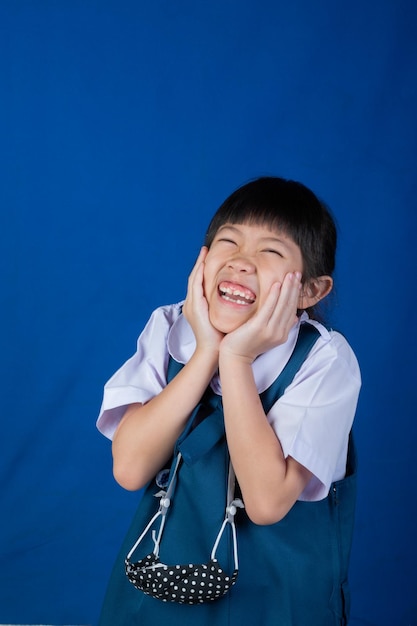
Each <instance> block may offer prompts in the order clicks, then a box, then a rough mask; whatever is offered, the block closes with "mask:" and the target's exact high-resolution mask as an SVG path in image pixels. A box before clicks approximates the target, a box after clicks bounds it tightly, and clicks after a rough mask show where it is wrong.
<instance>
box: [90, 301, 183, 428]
mask: <svg viewBox="0 0 417 626" xmlns="http://www.w3.org/2000/svg"><path fill="white" fill-rule="evenodd" d="M179 314H180V307H179V305H170V306H166V307H160V308H158V309H156V310H155V311H154V312H153V314H152V315H151V317H150V319H149V321H148V323H147V324H146V326H145V328H144V330H143V332H142V333H141V335H140V336H139V339H138V341H137V349H136V352H135V354H134V355H133V356H132V357H131V358H130V359H129V360H128V361H126V363H124V365H122V367H121V368H120V369H119V370H117V372H116V373H115V374H114V375H113V376H112V377H111V378H110V380H109V381H108V382H107V383H106V385H105V386H104V395H103V402H102V405H101V409H100V414H99V417H98V420H97V428H98V430H99V431H100V432H101V433H102V434H103V435H105V436H106V437H108V438H109V439H112V438H113V435H114V432H115V430H116V428H117V426H118V424H119V422H120V420H121V419H122V417H123V415H124V413H125V411H126V408H127V407H128V405H130V404H133V403H135V402H140V403H142V404H143V403H145V402H148V401H149V400H150V399H151V398H153V397H155V396H156V395H158V394H159V393H160V392H161V391H162V389H163V388H164V387H165V386H166V370H167V363H168V358H169V357H168V351H167V338H168V334H169V331H170V328H171V326H172V324H173V323H174V321H175V320H176V319H177V317H178V316H179Z"/></svg>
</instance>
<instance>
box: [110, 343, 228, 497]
mask: <svg viewBox="0 0 417 626" xmlns="http://www.w3.org/2000/svg"><path fill="white" fill-rule="evenodd" d="M217 363H218V355H217V352H216V351H210V352H209V351H203V350H196V352H195V353H194V354H193V356H192V357H191V359H190V360H189V362H188V363H186V364H185V365H184V367H183V368H182V369H181V371H180V372H179V373H178V374H177V375H176V376H175V377H174V378H173V380H172V381H171V382H170V383H169V384H168V385H167V386H166V387H165V388H164V389H163V390H162V391H161V393H160V394H159V395H157V396H155V398H153V399H152V400H150V401H149V402H148V403H146V404H144V405H140V404H136V405H131V406H130V407H129V408H128V409H127V411H126V413H125V415H124V417H123V419H122V421H121V422H120V424H119V427H118V429H117V430H116V433H115V435H114V438H113V444H112V452H113V473H114V476H115V478H116V480H117V482H119V484H121V485H122V487H124V488H125V489H129V490H136V489H140V488H141V487H143V486H144V485H145V484H146V483H147V482H148V481H149V480H150V479H151V478H153V476H155V474H156V473H157V472H158V471H159V470H160V469H161V468H162V467H163V466H164V464H165V463H166V462H167V460H169V458H170V456H171V455H172V451H173V447H174V444H175V441H176V440H177V438H178V437H179V435H180V434H181V432H182V430H183V429H184V426H185V424H186V422H187V419H188V417H189V416H190V414H191V412H192V411H193V409H194V408H195V406H196V405H197V404H198V402H199V401H200V399H201V396H202V395H203V393H204V391H205V389H206V387H207V385H208V384H209V382H210V380H211V378H212V376H213V374H214V372H215V370H216V368H217Z"/></svg>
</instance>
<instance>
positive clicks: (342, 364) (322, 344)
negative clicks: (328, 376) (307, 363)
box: [308, 320, 361, 382]
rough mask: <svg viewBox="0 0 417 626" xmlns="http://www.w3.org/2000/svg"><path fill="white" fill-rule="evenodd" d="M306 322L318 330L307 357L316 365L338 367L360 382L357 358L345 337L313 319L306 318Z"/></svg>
mask: <svg viewBox="0 0 417 626" xmlns="http://www.w3.org/2000/svg"><path fill="white" fill-rule="evenodd" d="M308 323H309V324H311V325H312V326H314V327H315V328H317V330H318V331H319V332H320V337H319V339H318V341H317V342H316V344H315V345H314V346H313V348H312V350H311V353H310V355H309V358H311V359H312V360H314V362H315V363H316V365H317V367H325V368H330V367H332V368H333V369H339V370H340V371H341V372H346V373H348V374H349V375H350V376H352V377H353V378H356V379H357V380H358V381H359V382H360V380H361V375H360V369H359V364H358V360H357V358H356V355H355V353H354V351H353V349H352V347H351V345H350V344H349V342H348V340H347V338H346V337H345V336H344V335H343V334H342V333H341V332H340V331H338V330H334V329H332V328H330V329H329V328H326V327H324V326H323V325H322V324H320V323H319V322H316V321H315V320H308Z"/></svg>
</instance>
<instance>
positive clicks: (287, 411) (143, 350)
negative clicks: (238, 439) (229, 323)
mask: <svg viewBox="0 0 417 626" xmlns="http://www.w3.org/2000/svg"><path fill="white" fill-rule="evenodd" d="M182 304H183V303H182V302H180V303H178V304H173V305H167V306H163V307H160V308H158V309H156V310H155V311H154V312H153V314H152V315H151V317H150V319H149V321H148V323H147V325H146V326H145V329H144V330H143V332H142V334H141V335H140V336H139V339H138V342H137V350H136V353H135V354H134V355H133V356H132V357H131V358H130V359H129V360H128V361H126V363H125V364H124V365H123V366H122V367H121V368H120V369H119V370H118V371H117V372H116V373H115V374H114V375H113V376H112V377H111V378H110V380H109V381H108V382H107V384H106V385H105V387H104V398H103V403H102V406H101V410H100V415H99V418H98V420H97V428H98V429H99V430H100V432H101V433H103V435H105V436H106V437H108V438H109V439H111V438H112V437H113V435H114V432H115V430H116V427H117V425H118V423H119V422H120V420H121V418H122V416H123V414H124V412H125V410H126V408H127V406H128V405H129V404H132V403H134V402H140V403H145V402H148V401H149V400H151V399H152V398H153V397H155V396H156V395H158V394H159V393H160V392H161V391H162V389H163V388H164V387H165V386H166V384H167V381H166V370H167V365H168V360H169V355H171V356H172V357H173V358H174V359H175V360H176V361H178V362H180V363H187V361H188V360H189V359H190V358H191V355H192V354H193V352H194V350H195V345H196V343H195V338H194V334H193V331H192V329H191V327H190V325H189V324H188V322H187V320H186V319H185V317H184V316H183V315H181V306H182ZM302 322H307V323H309V324H313V325H314V326H315V327H316V328H317V329H318V330H319V332H320V337H319V339H318V340H317V342H316V343H315V345H314V347H313V348H312V350H311V352H310V354H309V355H308V357H307V359H306V360H305V362H304V363H303V365H302V366H301V368H300V370H299V371H298V372H297V374H296V375H295V377H294V380H293V382H292V383H291V384H290V385H289V386H288V387H287V389H286V391H285V393H284V395H283V396H282V397H281V398H280V399H279V400H278V401H277V402H276V403H275V404H274V406H273V407H272V409H271V410H270V412H269V413H268V416H267V418H268V421H269V423H270V424H271V426H272V428H273V429H274V431H275V433H276V435H277V437H278V439H279V441H280V443H281V446H282V449H283V452H284V456H285V457H288V456H292V457H293V458H294V459H295V460H296V461H298V462H299V463H301V464H302V465H303V466H304V467H306V468H307V469H308V470H310V472H312V474H313V477H312V478H311V480H310V481H309V483H308V485H307V486H306V488H305V489H304V491H303V493H302V494H301V496H300V500H306V501H314V500H321V499H322V498H325V497H326V495H327V494H328V492H329V488H330V485H331V483H332V482H333V481H335V480H340V479H341V478H343V477H344V476H345V469H346V457H347V447H348V439H349V432H350V430H351V427H352V423H353V418H354V416H355V410H356V405H357V401H358V395H359V390H360V386H361V377H360V371H359V366H358V362H357V360H356V357H355V355H354V353H353V351H352V349H351V347H350V346H349V344H348V343H347V341H346V339H345V338H344V337H343V336H342V335H341V334H340V333H338V332H336V331H333V330H332V331H328V330H327V329H326V328H324V326H322V325H321V324H319V323H318V322H316V321H314V320H311V319H309V318H308V315H307V314H306V313H303V315H302V316H301V317H300V319H299V321H298V323H297V324H296V325H295V326H294V327H293V328H292V329H291V331H290V334H289V337H288V340H287V341H286V343H285V344H283V345H280V346H277V347H276V348H273V349H272V350H269V351H268V352H265V353H264V354H261V355H260V356H259V357H258V358H257V359H256V360H255V361H254V363H253V364H252V367H253V374H254V378H255V381H256V386H257V389H258V392H259V393H261V392H262V391H264V390H265V389H267V388H268V387H269V386H270V385H271V384H272V383H273V381H274V380H275V379H276V378H277V376H278V375H279V374H280V372H281V371H282V369H283V368H284V366H285V364H286V363H287V361H288V359H289V358H290V356H291V353H292V351H293V349H294V346H295V343H296V340H297V336H298V331H299V326H300V324H301V323H302ZM211 387H212V389H213V391H214V392H215V393H217V394H219V395H221V383H220V379H219V377H218V375H215V376H214V377H213V379H212V381H211Z"/></svg>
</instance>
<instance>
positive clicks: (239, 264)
mask: <svg viewBox="0 0 417 626" xmlns="http://www.w3.org/2000/svg"><path fill="white" fill-rule="evenodd" d="M227 265H228V267H229V268H230V269H232V270H234V271H235V272H245V273H246V274H253V273H254V272H255V270H256V268H255V264H254V263H253V261H251V259H250V258H249V257H247V256H244V255H242V254H239V255H237V256H235V257H232V258H231V259H229V262H228V264H227Z"/></svg>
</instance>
